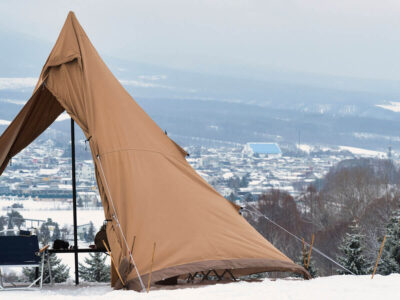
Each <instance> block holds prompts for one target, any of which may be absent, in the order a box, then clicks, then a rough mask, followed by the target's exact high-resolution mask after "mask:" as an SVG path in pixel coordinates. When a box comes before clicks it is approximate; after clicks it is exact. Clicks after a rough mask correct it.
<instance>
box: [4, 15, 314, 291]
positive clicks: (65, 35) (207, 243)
mask: <svg viewBox="0 0 400 300" xmlns="http://www.w3.org/2000/svg"><path fill="white" fill-rule="evenodd" d="M64 111H66V112H67V113H68V114H69V115H70V116H71V118H72V119H73V120H74V121H75V122H76V123H77V124H78V125H79V127H80V128H81V129H82V131H83V133H84V135H85V137H86V139H87V140H88V141H89V144H90V149H91V153H92V157H93V161H94V167H95V174H96V180H97V185H98V188H99V193H100V196H101V199H102V204H103V208H104V214H105V219H106V220H109V221H108V222H107V237H108V241H109V244H110V250H111V252H112V254H113V258H114V260H115V261H116V264H117V266H116V267H117V268H119V267H120V266H121V264H123V265H127V264H128V266H127V268H125V269H126V270H127V272H128V273H127V274H126V287H127V288H129V289H134V290H144V284H143V282H148V279H149V276H150V271H152V272H151V280H150V284H155V283H156V282H158V281H160V280H164V279H167V278H171V277H175V276H181V277H184V278H186V277H187V276H188V274H194V273H196V272H199V273H201V272H203V273H204V274H207V272H209V271H210V270H213V272H216V273H217V274H222V273H223V272H224V271H226V270H229V272H230V274H232V275H233V276H234V277H235V278H237V277H238V276H241V275H248V274H253V273H259V272H269V271H282V272H296V273H300V274H303V275H304V276H305V277H307V278H309V277H310V275H309V274H308V272H307V271H306V270H305V269H304V268H303V267H301V266H299V265H297V264H295V263H294V262H293V261H292V260H291V259H289V258H288V257H287V256H285V255H284V254H283V253H282V252H280V251H279V250H278V249H276V248H275V247H274V246H273V245H272V244H271V243H270V242H269V241H267V240H266V239H265V238H264V237H263V236H261V235H260V234H259V233H258V232H257V231H256V230H255V229H254V228H253V227H252V226H251V225H250V224H249V223H248V222H247V221H246V220H245V219H244V218H243V217H242V216H241V215H239V213H238V210H237V207H236V206H235V205H233V204H232V203H231V202H229V201H228V200H227V199H225V198H224V197H222V196H221V195H220V194H218V192H217V191H215V190H214V189H213V188H212V187H211V186H210V185H209V184H208V183H207V182H206V181H205V180H204V179H203V178H202V177H201V176H200V175H199V174H197V173H196V171H195V170H194V169H193V168H192V167H191V166H190V165H189V163H188V162H187V161H186V155H187V153H186V152H185V150H183V149H182V148H181V147H180V146H179V145H177V144H176V143H175V142H174V141H172V140H171V139H170V138H169V137H168V136H167V135H166V134H165V133H164V131H163V130H161V128H159V127H158V126H157V124H156V123H155V122H154V121H153V120H152V119H151V118H150V117H149V116H148V115H147V114H146V113H145V112H144V111H143V109H142V108H141V107H140V106H139V105H138V104H137V103H136V102H135V100H134V99H133V98H132V97H131V96H130V95H129V93H128V92H127V91H126V90H125V89H124V88H123V86H122V85H121V83H120V82H119V81H118V80H117V79H116V78H115V77H114V75H113V74H112V73H111V72H110V70H109V69H108V68H107V66H106V65H105V63H104V62H103V60H102V59H101V58H100V56H99V54H98V53H97V51H96V49H95V48H94V47H93V45H92V44H91V42H90V41H89V38H88V37H87V35H86V33H85V31H84V30H83V28H82V27H81V25H80V24H79V22H78V20H77V19H76V17H75V15H74V13H72V12H70V13H69V15H68V17H67V20H66V22H65V24H64V26H63V28H62V30H61V33H60V35H59V37H58V39H57V42H56V44H55V46H54V48H53V49H52V51H51V53H50V55H49V57H48V59H47V61H46V63H45V65H44V67H43V69H42V72H41V74H40V77H39V80H38V83H37V85H36V88H35V90H34V92H33V95H32V96H31V98H30V99H29V101H28V102H27V103H26V104H25V106H24V107H23V108H22V110H21V111H20V113H19V114H18V115H17V116H16V117H15V119H14V120H13V121H12V122H11V124H10V125H9V127H8V128H7V129H6V130H5V132H4V133H3V135H2V136H1V137H0V174H1V173H2V172H3V171H4V169H5V168H6V167H7V164H8V163H9V161H10V159H11V158H12V157H13V156H14V155H16V154H17V153H18V152H20V151H21V150H22V149H24V148H25V147H27V146H28V145H29V144H30V143H31V142H32V141H33V140H35V139H36V138H37V137H38V136H39V135H40V134H41V133H42V132H43V131H44V130H45V129H46V128H48V127H49V126H50V125H51V124H52V123H53V122H54V121H55V120H56V118H57V117H58V116H59V115H60V114H61V113H62V112H64ZM185 224H191V226H185ZM134 240H135V247H134V251H133V253H132V252H131V250H130V249H131V248H132V245H133V241H134ZM154 242H155V243H157V254H156V259H155V260H154V264H153V266H152V264H151V251H152V248H153V245H154ZM149 253H150V254H149ZM118 264H119V265H118ZM225 274H227V272H225ZM115 286H116V287H118V286H122V285H118V284H116V285H115Z"/></svg>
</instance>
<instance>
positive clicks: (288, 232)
mask: <svg viewBox="0 0 400 300" xmlns="http://www.w3.org/2000/svg"><path fill="white" fill-rule="evenodd" d="M247 207H250V208H252V209H253V211H250V210H249V209H248V208H247ZM247 207H244V208H243V210H244V211H247V212H249V213H250V214H256V215H257V216H258V217H263V218H264V219H266V220H267V221H269V222H271V223H272V224H274V225H275V226H276V227H278V228H280V229H282V230H283V231H285V232H286V233H287V234H289V235H290V236H292V237H293V238H295V239H296V240H298V241H300V242H303V240H302V239H301V238H299V237H298V236H297V235H295V234H293V233H291V232H290V231H288V230H287V229H285V228H284V227H282V226H281V225H279V224H278V223H276V222H274V221H272V220H271V219H270V218H268V217H267V216H266V215H264V214H263V213H262V212H260V211H259V210H258V209H257V208H255V207H254V206H251V205H248V206H247ZM304 243H305V244H306V245H308V246H309V247H310V246H311V245H310V244H309V243H307V242H306V241H304ZM313 250H314V251H315V252H317V253H318V254H319V255H321V256H323V257H325V258H326V259H327V260H329V261H331V262H333V263H334V264H335V265H337V266H339V267H340V268H342V269H343V270H345V271H347V272H349V273H350V274H352V275H356V274H354V273H353V272H352V271H350V270H349V269H347V268H346V267H344V266H342V265H341V264H339V263H338V262H336V261H335V260H333V259H332V258H331V257H329V256H328V255H326V254H325V253H323V252H322V251H320V250H318V249H317V248H315V247H313Z"/></svg>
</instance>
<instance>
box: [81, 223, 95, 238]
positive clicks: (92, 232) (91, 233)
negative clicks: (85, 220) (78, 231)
mask: <svg viewBox="0 0 400 300" xmlns="http://www.w3.org/2000/svg"><path fill="white" fill-rule="evenodd" d="M89 224H90V225H89V229H88V231H87V233H86V234H85V237H84V238H85V241H86V242H93V241H94V235H95V228H94V226H93V222H92V221H90V223H89Z"/></svg>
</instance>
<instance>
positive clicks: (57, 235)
mask: <svg viewBox="0 0 400 300" xmlns="http://www.w3.org/2000/svg"><path fill="white" fill-rule="evenodd" d="M60 238H61V232H60V227H59V226H58V224H57V223H56V225H54V231H53V236H52V237H51V239H52V241H55V240H59V239H60Z"/></svg>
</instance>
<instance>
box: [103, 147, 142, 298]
mask: <svg viewBox="0 0 400 300" xmlns="http://www.w3.org/2000/svg"><path fill="white" fill-rule="evenodd" d="M97 159H98V160H99V164H100V169H101V173H102V174H103V178H104V183H105V186H106V189H107V192H108V196H109V197H110V202H111V205H112V209H113V211H114V214H113V218H114V220H115V222H116V223H117V226H118V228H119V231H120V232H121V235H122V237H123V239H124V242H125V246H126V249H127V250H128V253H129V256H130V258H131V260H132V263H133V266H134V267H135V271H136V274H137V275H138V278H139V281H140V285H141V287H142V291H145V290H146V288H145V286H144V284H143V281H142V277H141V276H140V273H139V270H138V268H137V266H136V263H135V260H134V259H133V256H132V252H131V251H130V250H129V246H128V242H127V241H126V238H125V235H124V233H123V231H122V228H121V224H120V223H119V220H118V216H117V211H116V210H115V206H114V201H113V199H112V196H111V192H110V188H109V187H108V183H107V178H106V175H105V174H104V170H103V165H102V164H101V159H100V155H99V154H97Z"/></svg>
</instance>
